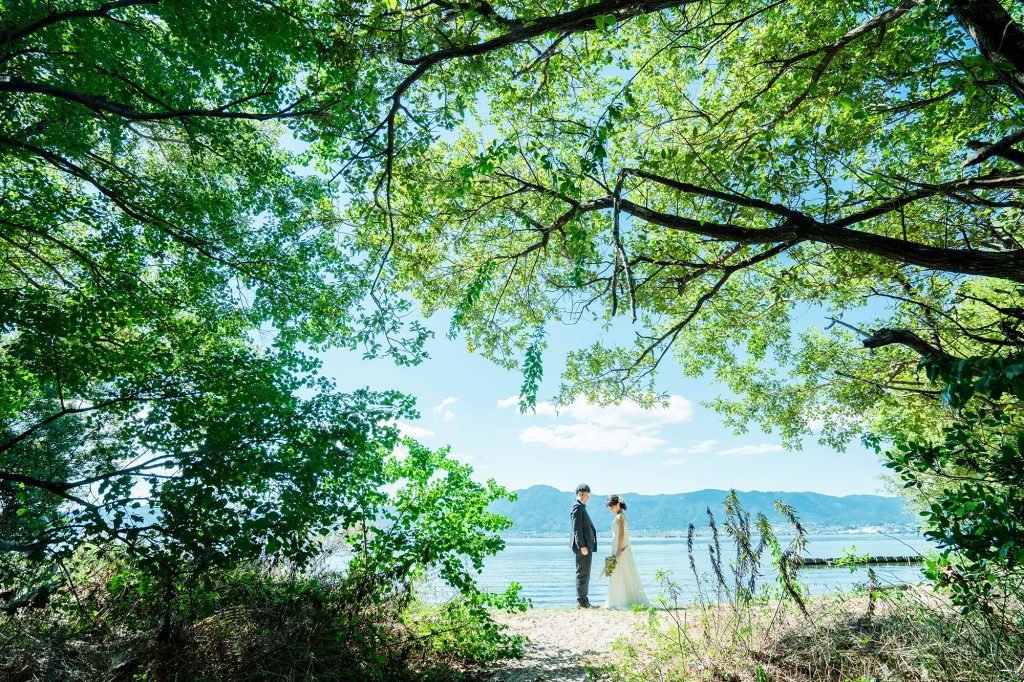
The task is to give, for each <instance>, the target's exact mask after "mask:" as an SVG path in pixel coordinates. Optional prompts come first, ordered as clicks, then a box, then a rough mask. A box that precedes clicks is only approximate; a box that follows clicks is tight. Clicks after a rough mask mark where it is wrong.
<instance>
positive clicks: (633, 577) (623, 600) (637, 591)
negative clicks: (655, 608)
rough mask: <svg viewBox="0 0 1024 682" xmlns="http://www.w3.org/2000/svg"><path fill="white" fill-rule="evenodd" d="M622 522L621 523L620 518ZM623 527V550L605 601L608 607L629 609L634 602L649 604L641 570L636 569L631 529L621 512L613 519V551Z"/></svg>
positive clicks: (609, 581) (617, 546)
mask: <svg viewBox="0 0 1024 682" xmlns="http://www.w3.org/2000/svg"><path fill="white" fill-rule="evenodd" d="M620 518H621V519H622V523H621V524H620V523H619V519H620ZM620 526H621V528H622V534H623V540H622V544H623V550H622V556H620V557H619V559H618V561H617V562H616V564H615V571H613V572H612V576H611V578H609V580H608V599H607V600H606V601H605V603H604V607H605V608H606V609H628V608H630V607H632V606H633V605H634V604H639V605H641V606H647V605H649V604H650V602H649V601H648V600H647V594H646V593H644V585H643V583H642V582H640V572H639V571H637V570H636V561H634V560H633V548H632V547H631V546H630V542H629V531H628V530H627V529H626V517H625V516H623V515H622V514H619V515H617V516H616V517H615V520H614V521H612V553H613V554H614V553H615V552H616V551H617V550H618V548H619V528H620Z"/></svg>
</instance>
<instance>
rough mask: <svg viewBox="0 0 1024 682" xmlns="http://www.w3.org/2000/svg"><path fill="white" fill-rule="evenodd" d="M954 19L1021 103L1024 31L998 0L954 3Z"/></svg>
mask: <svg viewBox="0 0 1024 682" xmlns="http://www.w3.org/2000/svg"><path fill="white" fill-rule="evenodd" d="M950 9H951V10H952V12H953V16H954V17H956V20H957V21H959V22H960V25H961V26H963V27H964V30H965V31H967V33H968V35H970V36H971V38H972V39H973V40H974V42H975V43H977V45H978V49H979V50H981V54H982V55H984V56H985V59H987V60H988V61H989V62H991V63H992V65H993V66H994V67H995V68H996V71H997V72H998V73H999V77H1000V78H1001V79H1002V80H1003V82H1004V83H1005V84H1006V86H1007V87H1008V88H1010V90H1011V91H1012V92H1013V94H1014V95H1016V96H1017V99H1019V100H1020V101H1021V102H1024V30H1022V29H1021V27H1020V24H1018V23H1017V22H1015V21H1014V20H1013V17H1011V16H1010V13H1009V12H1007V11H1006V8H1005V7H1003V5H1002V4H1001V3H1000V2H999V0H953V2H951V3H950Z"/></svg>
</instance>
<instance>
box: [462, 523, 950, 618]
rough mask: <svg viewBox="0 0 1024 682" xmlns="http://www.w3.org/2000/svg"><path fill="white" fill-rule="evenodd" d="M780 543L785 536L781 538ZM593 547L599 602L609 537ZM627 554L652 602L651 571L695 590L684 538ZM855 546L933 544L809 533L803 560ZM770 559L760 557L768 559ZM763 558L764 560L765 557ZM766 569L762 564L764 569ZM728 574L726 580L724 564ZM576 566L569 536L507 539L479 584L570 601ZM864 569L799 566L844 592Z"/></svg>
mask: <svg viewBox="0 0 1024 682" xmlns="http://www.w3.org/2000/svg"><path fill="white" fill-rule="evenodd" d="M780 541H781V542H782V543H783V546H785V542H786V539H785V538H780ZM598 542H599V547H598V550H597V555H596V556H595V557H594V572H593V575H592V576H591V580H590V600H591V602H593V603H594V604H599V603H603V602H604V599H605V596H606V595H607V592H608V578H603V577H600V576H599V575H598V574H599V573H600V567H601V565H602V563H603V562H604V557H605V556H606V555H607V554H609V553H610V552H609V547H608V542H609V541H608V540H607V539H606V538H601V539H599V540H598ZM710 542H711V539H710V538H703V537H701V538H695V539H694V557H695V559H696V566H697V570H698V572H700V573H702V574H710V571H711V560H710V558H709V553H708V547H709V544H710ZM721 545H722V555H723V560H724V561H726V562H728V560H729V558H730V550H731V552H732V555H735V549H734V546H733V545H732V544H731V543H730V542H729V541H728V539H727V538H725V537H724V536H723V537H722V538H721ZM632 546H633V556H634V557H635V558H636V563H637V567H638V568H639V570H640V576H641V578H642V579H643V581H644V587H645V588H646V590H647V595H648V596H649V597H651V598H652V599H653V598H654V597H655V596H657V595H658V594H660V593H661V587H660V585H659V583H658V580H657V579H656V577H655V574H656V573H657V572H658V571H659V570H662V571H670V572H671V575H672V579H673V580H675V581H676V582H678V583H679V584H680V586H681V587H682V588H683V595H682V597H680V599H681V600H682V601H689V600H690V599H691V598H692V597H693V596H694V592H695V589H696V580H695V579H694V576H693V572H692V571H691V570H690V564H689V558H688V555H687V551H686V539H685V538H655V537H652V538H633V539H632ZM854 547H855V548H856V550H855V551H856V554H857V555H863V554H870V555H872V556H882V555H885V556H912V555H915V554H918V553H923V552H925V551H926V550H928V549H929V548H931V545H930V544H929V543H928V542H927V541H926V540H925V539H924V538H922V537H920V536H918V535H898V536H885V535H878V534H844V535H814V536H809V538H808V541H807V549H806V552H805V553H804V555H805V556H807V557H820V558H837V557H842V556H843V553H844V551H845V550H847V549H853V548H854ZM767 558H768V557H767V556H766V559H767ZM766 563H767V561H766ZM765 568H766V569H767V566H766V567H765ZM723 569H724V570H726V579H727V580H728V579H730V577H731V574H730V573H728V570H727V569H726V567H723ZM874 569H875V573H876V575H877V576H878V579H879V581H880V582H882V583H916V582H920V581H921V580H922V574H921V566H919V565H918V566H896V565H887V564H883V565H878V566H875V567H874ZM575 570H576V569H575V563H574V559H573V554H572V550H570V549H569V541H568V540H567V539H566V538H561V537H559V538H529V539H520V538H512V539H508V540H507V541H506V546H505V550H504V551H503V552H501V553H500V554H498V555H497V556H494V557H491V558H490V559H489V560H488V561H487V562H486V564H485V565H484V571H483V574H482V576H481V577H480V581H479V582H480V584H481V585H482V586H484V587H486V588H488V589H491V590H495V591H501V590H504V589H505V587H506V586H508V584H509V583H510V582H512V581H516V582H518V583H519V584H521V585H522V586H523V595H524V596H526V597H529V598H530V599H532V600H533V604H534V606H572V605H574V604H575V603H576V592H575ZM775 579H776V574H775V572H774V571H768V570H766V571H765V575H764V576H763V577H761V578H759V583H761V584H765V583H771V584H775ZM867 579H868V578H867V568H866V567H860V568H858V569H857V570H856V571H854V572H852V573H851V572H850V569H849V568H811V567H804V568H802V569H801V570H800V577H799V582H800V583H801V584H803V585H805V586H807V587H808V588H809V589H810V591H811V592H813V593H818V594H820V593H823V592H829V591H834V590H843V589H850V588H852V587H854V586H856V585H858V584H864V583H866V582H867Z"/></svg>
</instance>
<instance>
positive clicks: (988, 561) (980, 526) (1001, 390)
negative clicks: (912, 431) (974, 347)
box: [868, 357, 1024, 614]
mask: <svg viewBox="0 0 1024 682" xmlns="http://www.w3.org/2000/svg"><path fill="white" fill-rule="evenodd" d="M923 366H924V367H925V369H926V371H927V373H928V378H929V379H930V380H932V381H933V382H941V384H942V386H943V387H942V397H943V401H944V403H945V404H946V405H947V406H948V407H949V408H950V412H949V415H948V423H947V425H946V426H945V427H944V428H943V429H942V432H941V434H940V435H939V437H938V438H913V437H908V436H903V437H897V438H896V439H895V440H894V443H893V447H892V449H890V450H888V451H886V453H885V460H886V461H885V464H886V466H888V467H889V468H891V469H893V471H895V472H896V474H897V475H898V476H899V478H900V479H901V480H902V481H903V485H904V487H905V488H907V489H909V490H910V491H912V492H915V493H917V494H918V496H919V498H920V499H921V501H922V506H923V511H922V513H921V516H922V517H923V520H924V533H925V535H926V536H927V537H929V538H930V539H932V540H934V541H935V542H937V543H938V544H939V546H940V547H942V548H943V553H942V556H941V557H940V559H939V560H938V561H935V562H931V563H930V564H929V568H928V575H929V577H930V578H932V579H933V580H935V581H936V582H937V583H938V584H940V585H944V586H947V587H949V588H950V589H951V592H952V596H953V599H954V601H955V602H956V603H958V604H960V605H962V606H964V607H968V608H980V609H982V610H984V611H987V612H989V613H993V614H994V613H995V611H996V610H997V609H998V608H1001V607H999V606H998V603H999V602H1000V601H1002V600H1004V599H1007V598H1010V599H1011V600H1016V599H1017V598H1019V597H1020V595H1021V594H1022V591H1021V590H1022V587H1024V570H1022V568H1024V519H1022V518H1021V511H1022V510H1024V488H1022V484H1024V420H1022V416H1024V415H1022V413H1021V407H1022V403H1024V359H1021V358H1019V357H1016V358H981V357H974V358H967V359H963V360H951V359H946V360H936V359H930V360H927V361H925V362H924V363H923ZM868 442H869V443H871V444H873V445H874V446H875V447H876V449H879V450H880V449H881V448H880V446H879V442H878V439H872V438H869V439H868Z"/></svg>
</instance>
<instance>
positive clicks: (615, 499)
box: [604, 495, 626, 511]
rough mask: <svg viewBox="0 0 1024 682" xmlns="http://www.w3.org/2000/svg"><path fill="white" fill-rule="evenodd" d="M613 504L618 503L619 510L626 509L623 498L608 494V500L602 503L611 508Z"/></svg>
mask: <svg viewBox="0 0 1024 682" xmlns="http://www.w3.org/2000/svg"><path fill="white" fill-rule="evenodd" d="M615 505H619V509H620V510H622V511H626V501H625V500H624V499H622V498H621V497H619V496H618V495H609V496H608V501H607V502H605V503H604V506H606V507H608V508H611V507H614V506H615Z"/></svg>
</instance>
